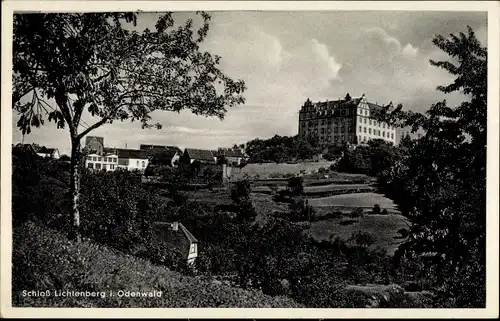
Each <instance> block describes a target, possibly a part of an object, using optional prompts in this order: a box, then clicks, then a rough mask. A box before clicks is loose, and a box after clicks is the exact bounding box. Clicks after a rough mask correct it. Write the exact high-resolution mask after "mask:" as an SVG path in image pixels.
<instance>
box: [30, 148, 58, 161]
mask: <svg viewBox="0 0 500 321" xmlns="http://www.w3.org/2000/svg"><path fill="white" fill-rule="evenodd" d="M34 148H35V151H36V154H37V155H38V156H40V157H43V158H52V159H59V157H60V155H59V150H58V149H57V148H47V147H45V146H42V147H34Z"/></svg>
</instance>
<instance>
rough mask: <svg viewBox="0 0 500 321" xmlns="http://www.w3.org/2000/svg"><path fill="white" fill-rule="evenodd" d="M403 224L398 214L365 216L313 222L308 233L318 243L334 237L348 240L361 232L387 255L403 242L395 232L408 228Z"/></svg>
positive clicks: (404, 220)
mask: <svg viewBox="0 0 500 321" xmlns="http://www.w3.org/2000/svg"><path fill="white" fill-rule="evenodd" d="M346 222H347V223H349V222H350V224H346ZM405 222H407V221H406V218H405V217H403V216H401V215H399V214H389V215H373V214H365V215H364V216H363V217H360V218H356V219H347V218H343V219H331V220H323V221H318V222H313V223H312V224H311V227H310V228H309V230H308V233H309V234H310V235H311V236H312V237H314V238H315V239H317V240H319V241H321V240H333V239H335V238H336V237H339V238H341V239H342V240H348V239H349V238H350V237H351V236H352V233H355V232H358V231H361V232H365V233H368V234H370V235H371V236H372V237H373V238H374V239H375V244H374V246H380V247H382V248H384V249H386V250H387V252H388V253H389V254H393V253H394V251H395V250H396V249H397V247H398V246H399V244H400V243H401V242H402V241H404V239H401V238H400V237H399V234H398V232H397V231H398V230H399V229H401V228H407V227H408V225H407V224H406V223H405Z"/></svg>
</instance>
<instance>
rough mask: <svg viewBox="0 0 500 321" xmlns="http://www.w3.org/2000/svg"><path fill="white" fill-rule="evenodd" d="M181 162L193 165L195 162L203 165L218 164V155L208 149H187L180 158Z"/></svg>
mask: <svg viewBox="0 0 500 321" xmlns="http://www.w3.org/2000/svg"><path fill="white" fill-rule="evenodd" d="M180 161H181V162H183V163H185V164H192V163H193V162H195V161H196V162H199V163H202V164H216V162H217V154H214V151H212V150H208V149H195V148H186V149H184V153H183V154H182V156H181V157H180Z"/></svg>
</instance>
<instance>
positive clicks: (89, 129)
mask: <svg viewBox="0 0 500 321" xmlns="http://www.w3.org/2000/svg"><path fill="white" fill-rule="evenodd" d="M108 120H109V117H103V118H102V119H101V120H100V121H98V122H97V123H95V124H93V125H91V126H90V127H88V128H87V129H86V130H84V131H83V132H81V133H80V134H79V135H78V136H76V138H77V139H78V140H80V139H82V138H83V137H85V135H87V134H88V133H90V132H91V131H93V130H94V129H96V128H98V127H100V126H102V125H104V123H106V122H107V121H108Z"/></svg>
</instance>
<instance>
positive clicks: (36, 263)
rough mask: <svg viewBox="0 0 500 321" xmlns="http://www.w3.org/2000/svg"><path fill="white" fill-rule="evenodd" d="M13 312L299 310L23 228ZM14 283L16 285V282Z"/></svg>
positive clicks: (17, 238) (18, 231) (280, 300)
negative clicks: (92, 294)
mask: <svg viewBox="0 0 500 321" xmlns="http://www.w3.org/2000/svg"><path fill="white" fill-rule="evenodd" d="M13 238H14V248H13V249H14V251H13V252H14V254H13V278H14V279H13V280H14V284H13V289H12V290H13V306H31V307H171V308H173V307H174V308H180V307H248V308H253V307H283V308H286V307H300V305H299V304H297V303H295V302H294V301H292V300H291V299H288V298H285V297H269V296H266V295H264V294H262V293H261V292H258V291H246V290H242V289H238V288H232V287H229V286H224V285H217V284H212V283H210V282H208V281H202V280H200V279H197V278H194V277H188V276H183V275H181V274H179V273H176V272H172V271H169V270H167V269H165V268H163V267H160V266H155V265H153V264H151V263H150V262H148V261H145V260H141V259H138V258H135V257H133V256H129V255H125V254H123V253H117V252H115V251H113V250H111V249H109V248H107V247H104V246H100V245H96V244H94V243H92V242H90V241H87V240H85V241H83V242H81V243H74V242H71V241H69V240H68V239H67V238H65V236H64V235H62V234H61V233H59V232H56V231H53V230H50V229H47V228H45V227H42V226H40V225H38V224H35V223H31V222H29V223H25V224H24V225H23V226H21V227H16V228H15V229H14V232H13ZM16 277H17V279H16ZM25 289H27V290H55V289H64V290H78V291H82V290H83V291H84V290H89V291H109V290H114V291H115V293H116V291H118V290H130V291H139V290H141V291H152V290H161V291H163V294H162V297H161V298H118V297H117V296H116V295H115V296H113V297H109V296H108V297H106V298H105V299H102V298H99V297H98V298H87V297H84V298H82V297H78V298H68V299H61V298H56V297H53V296H52V297H46V298H42V297H35V298H34V297H31V298H30V297H23V296H22V295H21V293H22V292H21V291H22V290H25Z"/></svg>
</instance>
